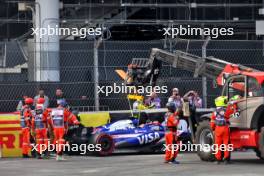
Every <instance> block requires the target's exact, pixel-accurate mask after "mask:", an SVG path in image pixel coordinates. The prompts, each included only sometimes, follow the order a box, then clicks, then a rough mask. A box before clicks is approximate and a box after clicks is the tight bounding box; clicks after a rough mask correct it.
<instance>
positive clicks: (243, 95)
mask: <svg viewBox="0 0 264 176" xmlns="http://www.w3.org/2000/svg"><path fill="white" fill-rule="evenodd" d="M224 81H225V83H224V87H223V89H222V95H223V96H227V97H228V100H229V101H232V97H234V96H237V97H239V99H238V100H236V101H237V102H238V103H237V105H238V110H239V111H238V112H237V113H236V114H235V115H234V116H233V118H231V119H230V122H231V127H237V128H242V129H252V123H253V121H252V120H253V118H255V120H260V118H261V117H256V116H259V115H258V114H257V113H256V112H258V111H259V109H261V110H262V111H263V113H264V109H263V107H264V106H263V105H264V86H263V83H261V82H259V80H258V79H257V78H256V77H252V76H250V75H245V74H243V75H242V74H238V75H232V76H229V77H228V78H227V79H225V80H224ZM263 115H264V114H263Z"/></svg>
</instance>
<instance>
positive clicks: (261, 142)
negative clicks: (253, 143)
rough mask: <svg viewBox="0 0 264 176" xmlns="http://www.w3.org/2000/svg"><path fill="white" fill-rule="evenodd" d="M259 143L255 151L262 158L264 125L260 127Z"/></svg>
mask: <svg viewBox="0 0 264 176" xmlns="http://www.w3.org/2000/svg"><path fill="white" fill-rule="evenodd" d="M258 143H259V147H258V149H256V150H255V152H256V154H257V156H258V157H259V158H260V159H264V127H262V128H261V129H260V133H259V141H258Z"/></svg>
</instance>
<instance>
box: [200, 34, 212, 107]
mask: <svg viewBox="0 0 264 176" xmlns="http://www.w3.org/2000/svg"><path fill="white" fill-rule="evenodd" d="M210 40H211V37H210V36H208V37H207V38H206V40H205V41H204V44H203V46H202V57H203V58H204V59H205V58H206V47H207V45H208V43H209V41H210ZM202 87H203V105H204V107H205V108H207V79H206V77H205V76H203V77H202Z"/></svg>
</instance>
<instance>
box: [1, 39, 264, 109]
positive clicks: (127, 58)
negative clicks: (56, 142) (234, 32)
mask: <svg viewBox="0 0 264 176" xmlns="http://www.w3.org/2000/svg"><path fill="white" fill-rule="evenodd" d="M203 43H204V41H202V40H195V41H194V40H190V41H189V40H179V39H177V40H159V41H102V43H101V44H100V46H99V48H98V64H99V66H98V71H99V77H98V85H99V86H107V85H113V83H117V84H121V83H122V79H121V78H120V77H119V76H118V75H117V74H116V72H115V70H116V69H123V70H126V67H127V65H128V64H129V63H130V62H131V59H132V58H148V57H149V54H150V49H151V48H161V49H165V50H168V51H171V52H173V51H175V50H182V51H186V52H189V53H192V54H196V55H199V56H201V55H202V45H203ZM0 47H1V48H3V47H4V49H2V50H1V51H2V52H1V53H0V54H1V57H0V58H1V59H3V60H1V63H5V64H4V65H3V64H2V65H1V66H0V67H1V69H2V70H3V69H4V68H14V67H16V66H18V65H22V64H24V63H26V57H25V55H29V54H30V53H27V52H25V50H24V52H23V47H21V46H20V44H18V43H17V42H2V43H0ZM1 48H0V49H1ZM59 55H60V76H61V80H60V82H52V83H50V82H29V81H28V71H27V69H26V68H24V69H22V70H21V73H0V90H1V93H0V112H10V111H15V109H16V105H17V104H18V101H19V100H20V99H22V96H23V95H29V96H34V95H35V94H36V93H37V90H38V89H39V88H43V89H44V90H45V93H46V95H47V96H49V97H50V99H51V106H55V104H56V103H55V100H56V97H55V91H56V89H57V88H61V89H62V90H63V92H64V96H65V97H66V99H67V101H68V102H69V104H70V105H72V106H74V107H82V108H83V109H89V110H91V111H92V110H94V109H96V108H92V107H94V106H95V98H96V96H95V93H94V84H95V82H94V80H95V79H94V41H61V42H60V51H59ZM207 56H214V57H216V58H219V59H223V60H226V61H229V62H232V63H239V64H241V65H246V66H250V67H253V68H256V69H259V70H264V57H263V42H262V41H242V40H239V41H238V40H237V41H214V40H212V41H210V42H209V44H208V47H207ZM158 85H160V86H163V85H165V86H167V87H168V93H166V94H159V95H158V96H159V97H160V98H161V100H162V106H164V105H165V103H166V102H167V99H168V97H169V96H170V94H171V89H172V88H174V87H177V88H179V90H180V94H181V95H183V94H184V93H186V92H188V91H189V90H195V91H197V92H198V93H199V94H200V96H202V79H201V78H193V73H189V72H187V71H184V70H179V69H174V68H172V67H171V66H169V65H163V69H162V71H161V75H160V78H159V81H158ZM220 93H221V89H220V88H219V87H217V86H216V85H215V83H214V81H213V80H207V95H206V96H207V100H208V103H207V104H208V106H209V107H210V106H213V100H214V98H215V97H216V96H218V95H219V94H220ZM126 96H127V95H126V94H110V95H109V96H106V95H105V94H102V93H100V94H99V103H100V107H101V108H100V110H105V109H107V110H124V109H128V108H129V103H128V100H127V98H126ZM85 106H86V107H91V108H84V107H85ZM82 108H80V109H82Z"/></svg>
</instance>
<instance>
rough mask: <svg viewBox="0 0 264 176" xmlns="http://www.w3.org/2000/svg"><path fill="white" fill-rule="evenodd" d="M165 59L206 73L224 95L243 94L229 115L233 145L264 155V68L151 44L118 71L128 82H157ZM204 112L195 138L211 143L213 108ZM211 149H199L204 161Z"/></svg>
mask: <svg viewBox="0 0 264 176" xmlns="http://www.w3.org/2000/svg"><path fill="white" fill-rule="evenodd" d="M163 62H164V63H167V64H169V65H171V66H172V67H173V68H175V69H181V70H186V71H190V72H192V73H194V77H196V78H197V77H199V76H204V77H207V78H209V79H213V80H215V81H216V83H217V85H219V86H221V87H222V93H221V94H222V96H227V97H228V99H229V100H230V99H231V98H232V97H234V96H240V99H239V100H238V101H237V102H236V103H237V105H238V111H237V112H236V114H234V115H233V117H232V118H231V119H230V123H231V125H230V131H231V133H230V143H231V144H233V147H234V149H242V148H246V149H253V150H254V151H255V152H256V155H257V156H258V157H259V158H260V159H264V72H262V71H259V70H256V69H253V68H250V67H246V66H243V65H239V64H233V63H230V62H227V61H224V60H221V59H217V58H215V57H205V58H203V57H200V56H197V55H193V54H189V53H186V52H182V51H179V50H176V51H175V52H174V53H170V52H168V51H165V50H162V49H158V48H152V50H151V54H150V57H149V58H133V59H132V63H131V64H130V65H129V66H128V69H127V72H124V71H123V72H122V70H116V72H117V73H118V74H119V75H120V76H121V77H123V78H124V79H125V83H126V85H131V86H149V85H152V86H154V85H156V82H157V80H158V77H159V74H160V72H161V69H162V63H163ZM198 110H199V109H198ZM198 110H197V111H198ZM200 111H201V110H200ZM203 112H207V113H205V114H201V116H200V117H199V124H198V126H197V130H196V133H195V142H196V143H197V144H202V145H203V144H210V145H212V144H213V142H214V135H213V131H212V129H211V127H210V117H211V113H208V112H213V109H212V108H211V109H208V108H204V109H203ZM212 153H213V151H212V150H201V151H200V150H199V151H198V155H199V157H200V158H201V160H204V161H213V160H214V155H213V154H212Z"/></svg>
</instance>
